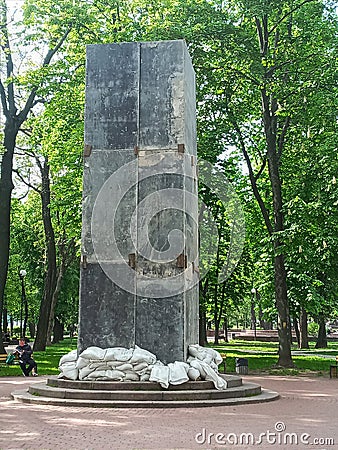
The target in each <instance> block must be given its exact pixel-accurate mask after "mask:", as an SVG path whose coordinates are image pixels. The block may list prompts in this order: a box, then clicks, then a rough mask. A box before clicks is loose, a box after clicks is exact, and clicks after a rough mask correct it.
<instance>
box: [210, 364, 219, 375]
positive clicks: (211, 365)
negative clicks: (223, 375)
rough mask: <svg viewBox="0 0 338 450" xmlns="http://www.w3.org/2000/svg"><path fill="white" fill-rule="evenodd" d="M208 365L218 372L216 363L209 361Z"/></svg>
mask: <svg viewBox="0 0 338 450" xmlns="http://www.w3.org/2000/svg"><path fill="white" fill-rule="evenodd" d="M209 366H210V367H211V368H212V369H213V370H214V371H215V372H216V373H217V372H218V365H217V364H216V363H215V362H214V361H211V363H210V364H209Z"/></svg>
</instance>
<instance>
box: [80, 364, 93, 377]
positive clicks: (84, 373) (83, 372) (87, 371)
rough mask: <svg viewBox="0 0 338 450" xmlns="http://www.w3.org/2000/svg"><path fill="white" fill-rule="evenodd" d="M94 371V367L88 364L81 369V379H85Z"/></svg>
mask: <svg viewBox="0 0 338 450" xmlns="http://www.w3.org/2000/svg"><path fill="white" fill-rule="evenodd" d="M92 372H94V369H90V368H89V367H88V366H85V367H82V368H81V369H79V380H84V379H86V378H87V377H88V375H89V374H90V373H92Z"/></svg>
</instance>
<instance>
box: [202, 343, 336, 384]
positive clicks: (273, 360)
mask: <svg viewBox="0 0 338 450" xmlns="http://www.w3.org/2000/svg"><path fill="white" fill-rule="evenodd" d="M314 345H315V344H314V343H310V349H309V350H306V351H305V352H306V355H297V356H296V355H295V356H293V358H292V359H293V362H294V364H295V367H294V368H292V369H284V368H279V367H276V364H277V362H278V355H277V352H278V342H259V341H241V340H234V341H231V342H229V343H225V344H223V345H217V346H215V345H213V344H212V343H210V344H209V346H210V347H212V348H214V349H216V350H217V351H219V352H220V353H226V355H227V358H226V372H227V373H235V371H236V367H235V362H236V358H247V359H248V366H249V373H252V374H257V373H268V374H276V375H301V374H310V373H315V374H317V375H328V373H329V371H330V365H331V364H334V360H332V359H327V358H322V357H320V356H318V355H319V354H325V355H331V356H336V355H338V343H336V342H334V343H332V342H329V344H328V345H329V348H327V349H315V348H314ZM292 350H299V349H298V348H297V347H296V346H293V347H292ZM301 351H303V350H301ZM220 371H221V372H223V363H222V365H221V366H220Z"/></svg>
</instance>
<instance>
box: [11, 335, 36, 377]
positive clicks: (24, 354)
mask: <svg viewBox="0 0 338 450" xmlns="http://www.w3.org/2000/svg"><path fill="white" fill-rule="evenodd" d="M13 354H17V355H19V364H20V367H21V370H22V372H23V374H24V376H25V377H28V376H29V374H30V373H31V372H32V375H33V377H37V376H38V373H37V364H36V362H35V361H34V359H33V358H32V354H33V350H32V347H31V346H30V345H29V344H27V343H26V339H25V338H20V339H19V345H18V346H17V347H16V349H15V350H14V352H13ZM27 365H28V367H27Z"/></svg>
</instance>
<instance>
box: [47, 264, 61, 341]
mask: <svg viewBox="0 0 338 450" xmlns="http://www.w3.org/2000/svg"><path fill="white" fill-rule="evenodd" d="M64 269H65V265H64V261H63V260H62V261H61V264H60V266H59V268H58V271H57V279H56V286H55V290H54V293H53V297H52V301H51V307H50V318H49V323H48V331H47V344H48V345H50V344H51V342H52V333H53V328H54V313H55V307H56V304H57V301H58V298H59V294H60V291H61V285H62V279H63V275H64Z"/></svg>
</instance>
